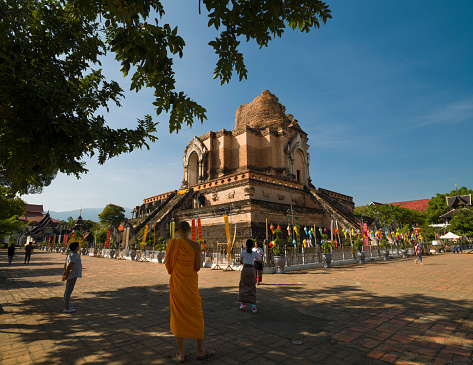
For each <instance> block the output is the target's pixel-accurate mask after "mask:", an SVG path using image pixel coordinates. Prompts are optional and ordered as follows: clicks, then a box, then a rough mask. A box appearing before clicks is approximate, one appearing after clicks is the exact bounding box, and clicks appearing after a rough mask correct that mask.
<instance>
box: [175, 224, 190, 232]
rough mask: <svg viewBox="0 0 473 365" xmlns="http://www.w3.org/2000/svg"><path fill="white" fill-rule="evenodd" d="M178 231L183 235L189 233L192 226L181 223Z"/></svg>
mask: <svg viewBox="0 0 473 365" xmlns="http://www.w3.org/2000/svg"><path fill="white" fill-rule="evenodd" d="M177 230H178V231H179V232H182V233H189V232H190V231H191V226H190V225H189V223H187V222H180V223H179V224H178V225H177Z"/></svg>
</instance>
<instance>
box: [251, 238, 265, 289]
mask: <svg viewBox="0 0 473 365" xmlns="http://www.w3.org/2000/svg"><path fill="white" fill-rule="evenodd" d="M253 251H255V252H256V254H257V255H258V257H259V260H260V261H255V269H256V283H257V285H260V284H261V283H262V282H263V249H262V248H261V246H260V245H259V243H258V241H255V247H253Z"/></svg>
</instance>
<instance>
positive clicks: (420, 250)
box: [414, 243, 424, 265]
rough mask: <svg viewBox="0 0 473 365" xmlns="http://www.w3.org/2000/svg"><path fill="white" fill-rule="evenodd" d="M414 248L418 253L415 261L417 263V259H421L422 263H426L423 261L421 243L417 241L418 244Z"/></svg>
mask: <svg viewBox="0 0 473 365" xmlns="http://www.w3.org/2000/svg"><path fill="white" fill-rule="evenodd" d="M414 249H415V252H416V254H417V258H416V259H415V260H414V262H415V263H416V265H417V261H420V263H421V264H422V265H424V263H423V262H422V249H421V248H420V244H419V243H416V245H415V246H414Z"/></svg>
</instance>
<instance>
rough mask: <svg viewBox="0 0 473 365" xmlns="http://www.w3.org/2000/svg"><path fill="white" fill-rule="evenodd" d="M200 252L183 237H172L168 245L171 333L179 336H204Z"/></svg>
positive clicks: (166, 260)
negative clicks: (197, 258)
mask: <svg viewBox="0 0 473 365" xmlns="http://www.w3.org/2000/svg"><path fill="white" fill-rule="evenodd" d="M195 255H196V251H195V250H194V249H193V248H192V246H191V245H190V244H189V243H187V242H186V241H185V240H183V239H172V240H171V241H170V242H169V244H168V246H167V248H166V258H165V264H166V269H167V270H168V273H169V275H171V278H170V279H169V299H170V305H171V332H172V333H173V335H174V336H176V337H183V338H194V339H203V338H204V316H203V313H202V303H201V299H200V294H199V287H198V280H199V278H198V275H197V271H195Z"/></svg>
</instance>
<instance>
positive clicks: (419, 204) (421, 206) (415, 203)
mask: <svg viewBox="0 0 473 365" xmlns="http://www.w3.org/2000/svg"><path fill="white" fill-rule="evenodd" d="M429 201H430V199H420V200H409V201H405V202H395V203H385V204H382V203H378V202H371V203H370V204H368V206H369V205H398V206H400V207H403V208H408V209H411V210H417V211H418V212H425V211H426V210H427V205H428V204H429ZM365 207H367V206H366V205H364V206H360V207H357V208H365Z"/></svg>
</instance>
